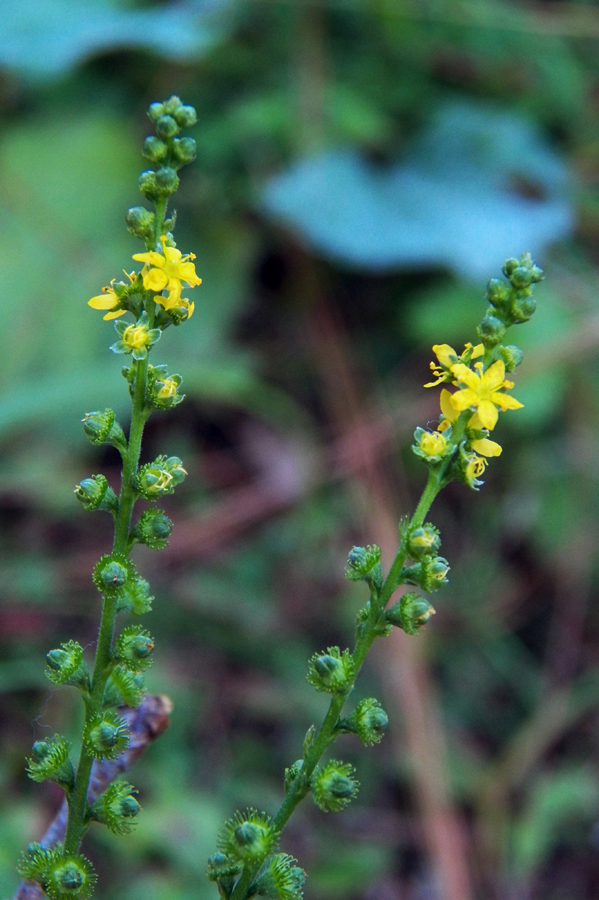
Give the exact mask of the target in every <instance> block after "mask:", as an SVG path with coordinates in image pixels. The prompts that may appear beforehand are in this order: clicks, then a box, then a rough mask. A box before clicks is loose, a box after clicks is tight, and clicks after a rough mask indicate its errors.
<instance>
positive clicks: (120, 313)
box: [102, 309, 127, 322]
mask: <svg viewBox="0 0 599 900" xmlns="http://www.w3.org/2000/svg"><path fill="white" fill-rule="evenodd" d="M126 312H127V310H126V309H113V311H112V312H107V313H106V315H105V316H102V318H103V319H104V321H105V322H106V321H108V319H118V317H119V316H124V315H125V313H126Z"/></svg>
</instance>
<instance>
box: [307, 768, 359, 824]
mask: <svg viewBox="0 0 599 900" xmlns="http://www.w3.org/2000/svg"><path fill="white" fill-rule="evenodd" d="M354 775H355V769H354V767H353V766H352V765H350V764H349V763H342V762H339V761H338V760H336V759H331V760H329V762H328V763H327V764H326V765H325V766H323V767H322V768H319V767H318V768H316V769H315V771H314V774H313V775H312V778H311V780H310V788H311V790H312V796H313V797H314V802H315V803H316V805H317V806H318V807H320V809H321V810H322V811H323V812H341V810H342V809H345V807H346V806H347V805H348V804H349V803H350V802H351V801H352V800H353V799H354V797H355V796H356V795H357V793H358V787H359V782H358V781H357V780H356V778H355V777H354Z"/></svg>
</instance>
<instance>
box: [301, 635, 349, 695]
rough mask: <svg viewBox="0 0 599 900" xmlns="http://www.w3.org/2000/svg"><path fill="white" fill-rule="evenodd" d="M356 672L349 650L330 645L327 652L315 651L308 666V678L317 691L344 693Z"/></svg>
mask: <svg viewBox="0 0 599 900" xmlns="http://www.w3.org/2000/svg"><path fill="white" fill-rule="evenodd" d="M354 673H355V667H354V663H353V660H352V657H351V653H350V652H349V650H344V651H343V653H341V651H340V649H339V647H329V648H328V650H327V652H326V653H315V654H314V656H313V657H312V659H311V660H310V663H309V666H308V675H307V679H308V681H309V682H310V684H311V685H312V686H313V687H315V688H316V690H317V691H326V692H327V693H329V694H337V693H344V692H345V691H346V690H348V689H349V687H350V686H351V684H352V681H353V678H354Z"/></svg>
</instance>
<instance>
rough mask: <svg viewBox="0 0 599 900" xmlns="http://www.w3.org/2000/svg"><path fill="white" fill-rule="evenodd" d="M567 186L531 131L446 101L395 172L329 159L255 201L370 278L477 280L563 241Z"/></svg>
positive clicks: (348, 157) (298, 171)
mask: <svg viewBox="0 0 599 900" xmlns="http://www.w3.org/2000/svg"><path fill="white" fill-rule="evenodd" d="M567 184H568V173H567V169H566V167H565V165H564V163H563V162H562V161H561V160H560V159H559V157H558V156H557V155H556V154H555V153H554V152H553V151H552V150H551V149H550V148H549V146H548V145H547V144H546V142H545V141H544V139H543V137H542V135H541V134H540V132H539V131H538V130H537V128H536V127H535V126H534V125H533V124H532V123H530V122H528V121H527V120H525V119H522V118H520V117H518V116H515V115H513V114H511V113H504V112H499V111H495V110H492V109H487V108H483V107H479V106H475V105H471V104H465V103H460V104H458V103H451V104H449V105H448V106H446V107H444V108H443V109H441V110H440V111H439V113H438V114H437V116H436V117H435V118H434V119H433V121H432V123H431V125H430V126H429V129H428V131H427V132H426V133H425V134H423V135H422V136H421V138H420V140H419V141H417V143H416V144H415V145H414V147H413V148H412V150H411V152H410V153H409V154H408V155H407V156H406V158H405V159H404V160H403V162H402V163H401V164H399V165H394V166H392V167H389V168H381V167H376V166H374V165H372V164H370V163H368V162H367V161H366V160H364V159H363V158H361V157H360V156H359V155H358V154H357V153H355V152H354V151H353V150H349V149H343V150H330V151H326V152H323V153H321V154H319V155H316V156H311V157H307V158H304V159H301V160H299V161H298V162H297V163H296V164H295V165H294V166H293V167H292V168H291V169H289V170H288V171H287V172H284V173H282V174H281V175H279V176H277V177H275V178H273V179H272V180H271V181H270V182H269V183H268V184H267V185H266V188H265V190H264V193H263V197H262V203H263V207H264V209H265V210H266V211H267V212H268V213H270V214H271V215H272V216H274V217H275V218H276V219H278V220H280V221H282V222H284V223H285V224H287V225H289V226H291V227H292V228H293V229H295V230H296V231H297V232H298V234H299V235H300V237H301V238H302V239H304V240H306V241H307V242H308V243H309V244H310V245H311V246H312V247H313V248H314V249H315V250H317V251H318V252H320V253H322V254H323V255H325V256H328V257H331V258H332V259H334V260H337V261H339V262H342V263H345V264H348V265H351V266H355V267H358V268H363V269H367V270H370V271H375V272H376V271H383V270H386V269H392V268H398V267H402V266H412V267H413V266H447V267H448V268H451V269H454V270H455V271H457V272H459V273H461V274H462V275H465V276H466V277H468V278H473V279H480V278H484V277H488V273H489V272H492V271H494V270H496V269H497V268H498V267H499V265H500V264H501V263H502V262H503V260H504V259H505V257H506V256H513V255H516V254H519V253H521V252H522V250H524V249H527V250H530V251H531V252H533V253H534V254H537V255H538V254H542V252H543V250H544V248H545V246H546V245H547V244H548V243H550V242H551V241H554V240H556V239H557V238H560V237H563V236H564V235H567V234H568V233H569V232H570V230H571V228H572V212H571V209H570V205H569V203H568V200H567V199H566V189H567Z"/></svg>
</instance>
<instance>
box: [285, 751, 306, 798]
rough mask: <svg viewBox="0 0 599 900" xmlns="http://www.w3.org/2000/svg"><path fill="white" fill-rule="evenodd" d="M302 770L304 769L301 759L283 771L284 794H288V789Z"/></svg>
mask: <svg viewBox="0 0 599 900" xmlns="http://www.w3.org/2000/svg"><path fill="white" fill-rule="evenodd" d="M303 768H304V761H303V759H298V760H296V761H295V762H294V763H293V765H291V766H288V768H286V769H285V779H284V783H285V793H286V794H288V793H289V789H290V788H291V786H292V785H293V783H294V782H295V779H296V778H297V777H298V776H299V775H300V774H301V772H302V769H303Z"/></svg>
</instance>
